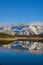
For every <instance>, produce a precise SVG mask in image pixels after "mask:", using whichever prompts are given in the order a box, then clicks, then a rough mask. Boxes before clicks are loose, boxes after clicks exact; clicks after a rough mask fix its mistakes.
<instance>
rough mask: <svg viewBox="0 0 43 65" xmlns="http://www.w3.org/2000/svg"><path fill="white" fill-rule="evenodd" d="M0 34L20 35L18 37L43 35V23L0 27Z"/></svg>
mask: <svg viewBox="0 0 43 65" xmlns="http://www.w3.org/2000/svg"><path fill="white" fill-rule="evenodd" d="M0 32H4V33H8V34H12V35H15V34H20V35H40V34H41V35H43V23H41V22H40V23H33V22H32V23H29V24H24V25H22V24H19V25H9V26H2V25H0Z"/></svg>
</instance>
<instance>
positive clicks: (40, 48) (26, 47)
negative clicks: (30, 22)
mask: <svg viewBox="0 0 43 65" xmlns="http://www.w3.org/2000/svg"><path fill="white" fill-rule="evenodd" d="M0 49H9V50H11V51H16V52H20V51H23V52H24V51H25V52H28V53H32V54H39V53H43V43H42V42H29V41H19V42H13V43H12V44H7V45H0Z"/></svg>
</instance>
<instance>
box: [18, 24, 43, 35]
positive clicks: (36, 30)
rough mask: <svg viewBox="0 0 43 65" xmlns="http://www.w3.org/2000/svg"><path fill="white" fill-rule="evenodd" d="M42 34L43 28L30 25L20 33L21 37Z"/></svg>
mask: <svg viewBox="0 0 43 65" xmlns="http://www.w3.org/2000/svg"><path fill="white" fill-rule="evenodd" d="M41 33H43V26H38V25H29V26H28V27H25V28H23V29H22V30H21V31H20V32H19V34H21V35H40V34H41Z"/></svg>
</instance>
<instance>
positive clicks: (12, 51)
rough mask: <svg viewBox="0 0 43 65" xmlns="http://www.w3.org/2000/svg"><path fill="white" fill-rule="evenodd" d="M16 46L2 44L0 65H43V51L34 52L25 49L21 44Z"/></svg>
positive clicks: (0, 47)
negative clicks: (8, 46) (7, 46)
mask: <svg viewBox="0 0 43 65" xmlns="http://www.w3.org/2000/svg"><path fill="white" fill-rule="evenodd" d="M14 46H15V47H12V48H4V47H3V46H0V65H43V53H40V54H36V53H35V54H34V53H30V52H29V50H28V51H27V50H26V51H25V49H24V48H22V47H21V46H20V45H18V46H16V45H14ZM16 48H17V49H16ZM40 51H41V50H40ZM37 52H38V51H37Z"/></svg>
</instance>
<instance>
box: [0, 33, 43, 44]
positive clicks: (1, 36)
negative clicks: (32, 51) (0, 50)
mask: <svg viewBox="0 0 43 65" xmlns="http://www.w3.org/2000/svg"><path fill="white" fill-rule="evenodd" d="M14 41H34V42H35V41H36V42H39V41H40V42H43V35H10V34H5V33H0V44H9V43H12V42H14Z"/></svg>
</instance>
